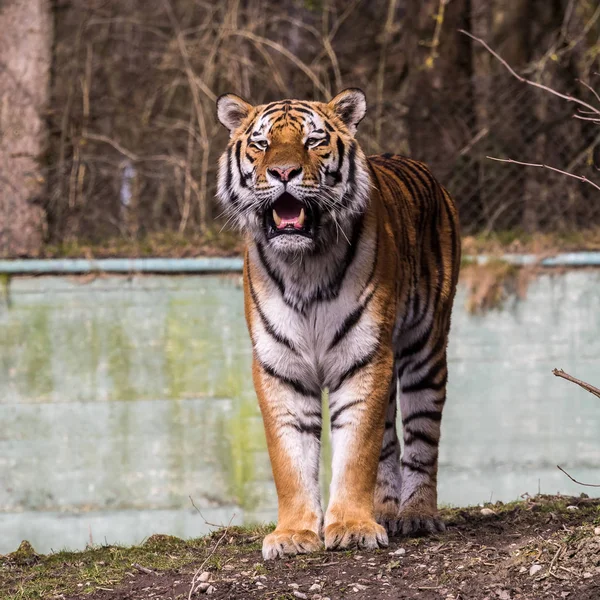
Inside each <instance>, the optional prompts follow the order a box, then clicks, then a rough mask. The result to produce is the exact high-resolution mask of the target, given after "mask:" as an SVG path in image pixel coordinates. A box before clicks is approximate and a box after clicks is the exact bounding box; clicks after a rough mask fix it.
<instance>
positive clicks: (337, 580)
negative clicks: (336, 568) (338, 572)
mask: <svg viewBox="0 0 600 600" xmlns="http://www.w3.org/2000/svg"><path fill="white" fill-rule="evenodd" d="M333 583H334V584H335V585H342V580H341V579H336V580H335V581H334V582H333Z"/></svg>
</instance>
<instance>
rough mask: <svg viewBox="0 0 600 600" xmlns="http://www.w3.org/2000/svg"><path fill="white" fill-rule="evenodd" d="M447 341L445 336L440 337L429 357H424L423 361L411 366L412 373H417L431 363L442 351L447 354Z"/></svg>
mask: <svg viewBox="0 0 600 600" xmlns="http://www.w3.org/2000/svg"><path fill="white" fill-rule="evenodd" d="M447 341H448V340H447V339H446V336H445V335H440V336H439V338H438V341H437V342H436V344H435V346H434V347H433V349H432V350H431V352H429V353H428V354H427V356H425V357H423V358H422V359H421V360H419V361H417V362H416V363H412V364H411V365H410V372H411V373H417V372H418V371H420V370H421V369H422V368H423V367H424V366H425V365H426V364H427V363H428V362H430V361H431V360H432V359H433V358H434V357H435V356H437V354H439V353H440V352H441V351H442V350H444V353H445V346H446V343H447Z"/></svg>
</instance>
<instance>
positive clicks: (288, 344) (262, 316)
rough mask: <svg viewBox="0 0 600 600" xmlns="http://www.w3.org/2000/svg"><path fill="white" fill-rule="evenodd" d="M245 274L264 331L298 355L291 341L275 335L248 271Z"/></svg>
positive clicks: (277, 334)
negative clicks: (246, 274)
mask: <svg viewBox="0 0 600 600" xmlns="http://www.w3.org/2000/svg"><path fill="white" fill-rule="evenodd" d="M247 273H248V287H249V288H250V296H251V297H252V300H253V301H254V305H255V306H256V312H258V316H259V317H260V320H261V321H262V324H263V327H264V328H265V331H266V332H267V333H268V334H269V335H270V336H271V337H272V338H273V339H275V340H276V341H277V342H279V343H280V344H283V345H284V346H285V347H286V348H288V349H289V350H291V351H292V352H293V353H294V354H298V351H297V350H296V348H295V346H294V344H293V343H292V341H291V340H289V339H288V338H286V337H285V336H283V335H281V334H279V333H277V331H275V328H274V327H273V324H272V323H271V322H270V321H269V319H267V316H266V315H265V313H264V312H263V310H262V307H261V305H260V301H259V299H258V297H257V295H256V290H255V289H254V285H253V284H252V278H251V276H250V269H248V271H247Z"/></svg>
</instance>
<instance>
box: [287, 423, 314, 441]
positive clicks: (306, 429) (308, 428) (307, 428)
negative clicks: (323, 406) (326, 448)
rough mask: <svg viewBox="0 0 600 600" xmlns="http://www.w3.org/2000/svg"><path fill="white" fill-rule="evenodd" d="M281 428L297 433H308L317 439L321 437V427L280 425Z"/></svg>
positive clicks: (295, 424) (292, 424)
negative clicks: (293, 430)
mask: <svg viewBox="0 0 600 600" xmlns="http://www.w3.org/2000/svg"><path fill="white" fill-rule="evenodd" d="M282 426H283V427H292V428H293V429H295V430H296V431H297V432H299V433H308V434H310V435H314V436H315V437H317V438H320V437H321V429H322V427H321V425H307V424H305V423H282Z"/></svg>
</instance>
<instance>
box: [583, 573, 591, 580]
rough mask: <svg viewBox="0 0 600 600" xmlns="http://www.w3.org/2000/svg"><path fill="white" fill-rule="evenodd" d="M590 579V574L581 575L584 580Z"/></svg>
mask: <svg viewBox="0 0 600 600" xmlns="http://www.w3.org/2000/svg"><path fill="white" fill-rule="evenodd" d="M591 577H592V574H591V573H584V574H583V578H584V579H590V578H591Z"/></svg>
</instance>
